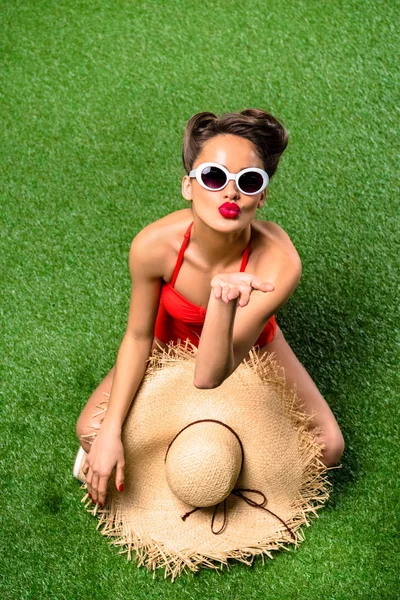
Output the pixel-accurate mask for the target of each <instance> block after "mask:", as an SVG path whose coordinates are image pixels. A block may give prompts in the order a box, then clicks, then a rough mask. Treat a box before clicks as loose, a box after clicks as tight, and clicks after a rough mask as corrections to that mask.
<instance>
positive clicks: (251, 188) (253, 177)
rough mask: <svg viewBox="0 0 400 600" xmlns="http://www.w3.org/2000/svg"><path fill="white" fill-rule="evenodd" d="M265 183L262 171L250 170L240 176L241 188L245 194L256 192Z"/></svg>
mask: <svg viewBox="0 0 400 600" xmlns="http://www.w3.org/2000/svg"><path fill="white" fill-rule="evenodd" d="M263 183H264V180H263V177H262V175H261V173H257V172H256V171H248V172H247V173H244V174H243V175H242V176H241V177H240V178H239V185H240V188H241V189H242V190H243V192H244V193H245V194H256V193H257V192H258V191H259V190H260V189H261V188H262V185H263Z"/></svg>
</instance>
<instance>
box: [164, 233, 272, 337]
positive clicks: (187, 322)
mask: <svg viewBox="0 0 400 600" xmlns="http://www.w3.org/2000/svg"><path fill="white" fill-rule="evenodd" d="M192 226H193V223H191V224H190V225H189V228H188V230H187V232H186V233H185V236H184V239H183V243H182V246H181V249H180V251H179V254H178V259H177V261H176V265H175V269H174V272H173V274H172V279H171V282H170V283H166V282H163V285H162V289H161V296H160V306H159V309H158V314H157V319H156V324H155V331H154V336H155V337H156V338H157V339H159V340H160V341H161V342H164V343H165V344H168V342H175V343H177V342H178V340H181V341H184V340H186V339H187V338H188V339H189V340H190V341H191V343H192V344H194V345H195V346H198V345H199V338H200V335H201V332H202V329H203V325H204V320H205V318H206V312H207V311H206V309H205V308H201V306H197V305H196V304H192V303H191V302H189V300H187V298H185V297H184V296H182V294H180V293H179V292H178V291H177V290H176V289H175V288H174V285H175V282H176V278H177V277H178V273H179V269H180V268H181V264H182V261H183V255H184V253H185V250H186V247H187V245H188V243H189V238H190V232H191V230H192ZM249 254H250V243H249V245H248V246H247V248H246V249H245V251H244V253H243V258H242V264H241V265H240V271H241V272H243V271H244V270H245V268H246V265H247V261H248V258H249ZM275 331H276V319H275V315H273V316H272V317H271V318H270V320H269V321H268V323H267V324H266V326H265V327H264V329H263V330H262V332H261V335H260V336H259V338H258V339H257V341H256V342H255V344H254V345H255V346H265V345H266V344H268V343H269V342H271V341H272V340H273V338H274V335H275Z"/></svg>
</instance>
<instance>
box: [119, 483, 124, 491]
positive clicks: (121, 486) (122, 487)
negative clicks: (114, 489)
mask: <svg viewBox="0 0 400 600" xmlns="http://www.w3.org/2000/svg"><path fill="white" fill-rule="evenodd" d="M118 491H119V492H123V491H124V484H123V483H121V485H120V486H119V488H118Z"/></svg>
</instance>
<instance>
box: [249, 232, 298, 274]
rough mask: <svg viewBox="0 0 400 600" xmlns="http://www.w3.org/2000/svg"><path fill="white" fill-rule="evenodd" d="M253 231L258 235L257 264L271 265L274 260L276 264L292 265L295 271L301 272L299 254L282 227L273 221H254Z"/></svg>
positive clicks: (256, 244)
mask: <svg viewBox="0 0 400 600" xmlns="http://www.w3.org/2000/svg"><path fill="white" fill-rule="evenodd" d="M253 230H254V232H255V234H256V235H255V236H254V237H255V238H256V239H255V246H256V252H257V258H258V261H257V262H260V263H263V262H268V263H269V264H271V259H272V260H273V262H274V263H275V264H279V263H280V264H282V263H285V265H287V264H288V263H290V264H292V265H293V268H294V269H298V270H301V259H300V256H299V253H298V252H297V250H296V248H295V246H294V244H293V242H292V240H291V239H290V237H289V235H288V234H287V233H286V231H285V230H284V229H283V228H282V227H281V226H280V225H278V224H277V223H273V222H272V221H253Z"/></svg>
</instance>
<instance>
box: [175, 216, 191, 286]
mask: <svg viewBox="0 0 400 600" xmlns="http://www.w3.org/2000/svg"><path fill="white" fill-rule="evenodd" d="M192 227H193V221H192V223H190V225H189V227H188V229H187V231H186V233H185V235H184V237H183V242H182V246H181V249H180V250H179V254H178V258H177V261H176V265H175V269H174V272H173V273H172V279H171V282H170V285H171V286H172V287H174V285H175V281H176V278H177V277H178V273H179V269H180V268H181V264H182V261H183V255H184V254H185V250H186V248H187V245H188V243H189V238H190V232H191V231H192Z"/></svg>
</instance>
